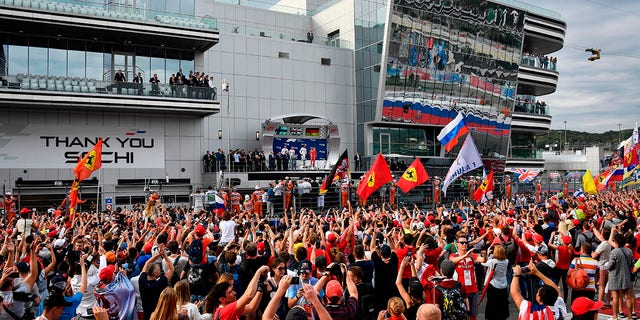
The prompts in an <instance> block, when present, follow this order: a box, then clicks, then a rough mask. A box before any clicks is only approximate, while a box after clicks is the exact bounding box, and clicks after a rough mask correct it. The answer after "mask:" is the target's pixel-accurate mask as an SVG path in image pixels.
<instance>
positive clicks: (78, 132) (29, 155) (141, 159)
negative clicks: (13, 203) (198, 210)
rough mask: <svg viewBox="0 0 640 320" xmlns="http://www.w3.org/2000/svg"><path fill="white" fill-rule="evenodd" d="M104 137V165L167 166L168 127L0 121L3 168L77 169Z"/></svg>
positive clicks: (116, 166)
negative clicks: (82, 158)
mask: <svg viewBox="0 0 640 320" xmlns="http://www.w3.org/2000/svg"><path fill="white" fill-rule="evenodd" d="M100 137H102V138H103V144H102V164H103V167H104V168H119V169H122V168H164V167H165V163H164V158H165V154H164V128H157V127H137V128H127V127H112V126H108V127H105V126H98V125H96V126H51V125H33V124H23V125H14V124H0V150H1V151H0V168H2V169H7V168H70V169H71V168H73V167H74V166H75V165H76V163H77V162H78V157H81V156H84V154H85V153H87V152H89V150H91V148H92V147H93V146H94V145H95V144H96V143H97V142H98V139H100Z"/></svg>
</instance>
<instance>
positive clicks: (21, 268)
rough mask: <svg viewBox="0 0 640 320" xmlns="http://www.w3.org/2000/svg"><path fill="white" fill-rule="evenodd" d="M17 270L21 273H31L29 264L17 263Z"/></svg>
mask: <svg viewBox="0 0 640 320" xmlns="http://www.w3.org/2000/svg"><path fill="white" fill-rule="evenodd" d="M16 269H18V271H19V272H20V273H27V272H29V264H28V263H26V262H18V263H16Z"/></svg>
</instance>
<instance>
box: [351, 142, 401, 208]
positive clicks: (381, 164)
mask: <svg viewBox="0 0 640 320" xmlns="http://www.w3.org/2000/svg"><path fill="white" fill-rule="evenodd" d="M392 179H393V178H392V177H391V170H389V165H387V161H385V160H384V157H383V156H382V154H381V153H378V157H377V158H376V161H374V162H373V165H372V166H371V169H369V171H368V172H367V173H366V174H365V175H364V177H363V178H362V180H360V184H359V185H358V190H356V192H357V193H358V195H359V196H360V198H362V199H364V200H367V198H369V196H370V195H371V194H372V193H373V192H374V191H376V190H378V188H380V187H382V186H383V185H385V184H386V183H387V182H389V181H391V180H392Z"/></svg>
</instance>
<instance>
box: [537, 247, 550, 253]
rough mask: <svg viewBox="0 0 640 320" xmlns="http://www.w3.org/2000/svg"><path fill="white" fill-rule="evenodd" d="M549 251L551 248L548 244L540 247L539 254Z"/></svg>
mask: <svg viewBox="0 0 640 320" xmlns="http://www.w3.org/2000/svg"><path fill="white" fill-rule="evenodd" d="M548 253H549V248H548V247H547V246H540V247H538V254H541V255H546V254H548Z"/></svg>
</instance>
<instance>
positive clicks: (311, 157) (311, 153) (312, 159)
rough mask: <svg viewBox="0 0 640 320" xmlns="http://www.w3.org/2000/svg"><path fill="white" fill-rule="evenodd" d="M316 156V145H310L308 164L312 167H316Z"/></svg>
mask: <svg viewBox="0 0 640 320" xmlns="http://www.w3.org/2000/svg"><path fill="white" fill-rule="evenodd" d="M316 157H318V151H316V147H311V150H309V165H310V166H311V168H313V169H315V167H316Z"/></svg>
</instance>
